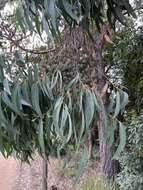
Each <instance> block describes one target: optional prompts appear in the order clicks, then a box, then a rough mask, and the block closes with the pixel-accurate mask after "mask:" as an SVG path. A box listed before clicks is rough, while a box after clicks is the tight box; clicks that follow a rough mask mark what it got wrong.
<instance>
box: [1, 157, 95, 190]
mask: <svg viewBox="0 0 143 190" xmlns="http://www.w3.org/2000/svg"><path fill="white" fill-rule="evenodd" d="M57 167H58V161H57V159H53V158H52V159H50V161H49V163H48V187H49V188H48V189H49V190H76V189H78V188H76V187H75V186H73V182H72V180H71V178H70V177H69V174H68V175H67V176H65V175H64V174H63V173H62V172H60V170H58V169H57ZM69 171H70V170H69ZM69 171H68V173H70V175H71V171H70V172H69ZM87 172H88V171H87ZM90 175H91V176H93V175H94V174H93V173H91V171H90V173H87V174H86V175H84V176H83V178H84V179H86V178H87V176H90ZM84 179H83V180H82V181H84ZM0 190H42V159H41V158H40V157H39V156H36V157H35V159H34V160H33V161H32V162H31V165H28V164H22V165H21V164H20V163H19V162H18V161H16V160H14V159H12V158H11V159H8V160H6V159H4V158H3V157H2V156H1V155H0Z"/></svg>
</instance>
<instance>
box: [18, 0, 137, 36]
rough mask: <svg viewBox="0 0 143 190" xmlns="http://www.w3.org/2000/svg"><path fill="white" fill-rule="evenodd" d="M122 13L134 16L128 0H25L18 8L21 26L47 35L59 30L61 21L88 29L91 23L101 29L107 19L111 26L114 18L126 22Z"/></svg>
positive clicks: (61, 24) (61, 25)
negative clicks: (44, 32)
mask: <svg viewBox="0 0 143 190" xmlns="http://www.w3.org/2000/svg"><path fill="white" fill-rule="evenodd" d="M125 15H132V16H134V17H135V14H134V10H133V8H132V6H131V5H130V3H129V1H128V0H122V1H115V0H106V1H105V0H104V1H103V0H90V1H87V0H57V1H55V0H38V1H37V0H25V1H24V3H23V4H22V6H20V8H18V9H17V19H18V20H19V24H20V26H21V28H23V29H24V28H25V26H27V28H28V29H30V30H34V28H36V31H37V32H38V33H39V34H40V33H41V32H42V31H43V30H44V31H46V33H47V34H49V36H51V35H56V34H58V33H59V32H60V31H61V30H62V27H63V23H64V22H63V21H66V23H68V25H69V26H70V27H74V26H76V25H80V26H82V28H83V29H84V30H85V31H86V32H88V33H90V29H91V28H92V27H93V26H97V28H98V29H99V30H100V27H101V25H103V24H105V23H106V22H107V21H108V23H109V24H110V25H111V26H112V27H113V26H114V25H115V21H116V20H118V21H119V22H121V23H122V24H125V23H126V17H125ZM33 21H34V23H33Z"/></svg>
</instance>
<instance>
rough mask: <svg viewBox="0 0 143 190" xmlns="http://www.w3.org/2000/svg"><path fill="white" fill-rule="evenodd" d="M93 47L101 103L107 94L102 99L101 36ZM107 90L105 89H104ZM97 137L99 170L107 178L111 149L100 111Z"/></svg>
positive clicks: (110, 165) (110, 167)
mask: <svg viewBox="0 0 143 190" xmlns="http://www.w3.org/2000/svg"><path fill="white" fill-rule="evenodd" d="M95 44H96V45H94V62H95V69H96V70H95V71H96V72H95V74H96V76H95V77H96V83H97V89H98V92H99V94H100V95H101V97H102V99H103V103H104V104H105V102H106V101H107V95H106V94H107V93H106V92H105V93H104V97H103V95H102V92H103V90H104V87H105V86H106V84H107V81H106V75H105V65H104V63H103V59H102V45H103V38H102V34H98V37H97V39H96V41H95ZM106 90H107V89H106ZM98 137H99V154H100V165H99V170H100V172H101V173H102V174H105V175H107V176H111V175H112V154H111V149H110V147H109V144H108V140H107V133H106V130H105V127H104V121H103V118H102V111H101V113H100V118H99V121H98Z"/></svg>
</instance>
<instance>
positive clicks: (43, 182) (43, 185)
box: [42, 158, 48, 190]
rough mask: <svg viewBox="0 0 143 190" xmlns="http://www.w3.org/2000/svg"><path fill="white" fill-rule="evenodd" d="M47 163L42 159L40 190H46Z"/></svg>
mask: <svg viewBox="0 0 143 190" xmlns="http://www.w3.org/2000/svg"><path fill="white" fill-rule="evenodd" d="M47 178H48V162H47V159H46V158H43V177H42V190H48V183H47Z"/></svg>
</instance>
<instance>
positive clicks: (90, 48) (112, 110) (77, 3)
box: [16, 0, 135, 174]
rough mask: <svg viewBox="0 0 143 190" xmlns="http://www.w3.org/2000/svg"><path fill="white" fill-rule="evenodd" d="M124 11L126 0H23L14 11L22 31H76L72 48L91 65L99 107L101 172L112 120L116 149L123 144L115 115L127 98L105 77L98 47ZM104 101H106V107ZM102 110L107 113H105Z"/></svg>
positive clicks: (108, 168) (108, 162)
mask: <svg viewBox="0 0 143 190" xmlns="http://www.w3.org/2000/svg"><path fill="white" fill-rule="evenodd" d="M127 15H129V16H131V15H132V16H134V17H135V14H134V11H133V8H132V7H131V5H130V4H129V1H128V0H126V1H125V0H124V1H123V0H122V1H115V0H110V1H109V0H106V1H101V0H91V1H87V0H74V1H72V0H69V1H68V0H62V1H61V0H57V1H54V0H44V1H43V0H42V1H40V0H38V1H37V0H25V1H22V3H21V4H20V7H19V8H18V9H17V11H16V17H17V20H18V22H19V25H20V27H21V28H22V30H23V32H26V29H27V30H32V31H37V32H38V33H39V35H41V34H42V32H43V31H46V33H47V34H48V36H49V37H50V38H54V37H58V36H60V33H61V32H62V30H63V29H64V26H65V27H66V25H68V26H70V28H71V30H72V31H75V33H76V32H77V34H78V35H77V36H78V37H79V38H78V40H76V42H77V41H78V42H79V43H76V45H75V48H76V50H79V49H81V48H86V49H87V52H88V55H90V57H91V64H92V65H93V68H94V69H93V71H92V73H91V77H92V81H93V84H92V87H90V88H92V89H93V90H94V92H96V94H98V95H97V96H98V98H99V101H100V105H101V108H102V109H100V112H99V118H98V119H97V121H96V122H97V125H98V132H99V144H100V148H99V149H100V151H99V152H100V159H101V163H100V171H101V172H102V173H105V174H111V173H112V153H111V147H110V145H109V141H108V137H109V136H110V135H109V134H108V131H109V129H108V130H107V126H108V127H109V125H110V124H111V125H114V127H115V125H116V124H117V126H118V125H119V128H120V134H121V136H120V137H121V141H122V142H121V143H120V146H119V147H118V149H117V152H120V151H121V150H122V149H123V146H124V144H125V135H124V133H125V131H124V127H123V126H122V124H121V123H120V122H118V121H117V120H116V117H117V115H118V114H119V113H120V112H122V111H121V110H122V109H123V107H124V105H125V104H126V102H127V99H128V98H127V94H126V93H125V92H122V90H120V89H119V88H118V87H116V86H115V85H113V84H112V83H111V82H110V81H109V80H108V79H107V77H106V73H105V64H104V63H103V58H102V48H103V45H104V43H105V42H112V41H111V40H110V37H111V33H112V32H113V31H112V29H115V27H116V21H119V22H121V23H122V24H126V16H127ZM109 92H110V93H109ZM89 94H90V93H89ZM90 97H91V96H90V95H89V98H90ZM108 97H109V98H108ZM92 101H93V100H92ZM114 103H115V104H114ZM92 104H93V103H92ZM92 104H91V102H90V104H87V105H90V106H92ZM104 105H106V109H105V108H104ZM58 107H59V105H58ZM87 109H89V111H88V113H86V114H85V115H84V117H85V118H86V117H88V119H89V118H90V119H89V120H91V118H92V117H93V115H94V114H93V109H91V107H89V108H88V106H87ZM105 110H106V111H105ZM105 112H107V113H106V114H105ZM88 114H89V115H88ZM107 120H108V124H107ZM109 123H110V124H109ZM90 125H91V123H90ZM114 127H113V128H114ZM115 128H116V127H115ZM113 132H114V130H111V134H112V135H111V136H112V137H113V136H114V135H113ZM115 155H116V154H115Z"/></svg>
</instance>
